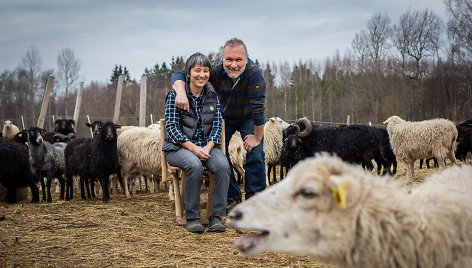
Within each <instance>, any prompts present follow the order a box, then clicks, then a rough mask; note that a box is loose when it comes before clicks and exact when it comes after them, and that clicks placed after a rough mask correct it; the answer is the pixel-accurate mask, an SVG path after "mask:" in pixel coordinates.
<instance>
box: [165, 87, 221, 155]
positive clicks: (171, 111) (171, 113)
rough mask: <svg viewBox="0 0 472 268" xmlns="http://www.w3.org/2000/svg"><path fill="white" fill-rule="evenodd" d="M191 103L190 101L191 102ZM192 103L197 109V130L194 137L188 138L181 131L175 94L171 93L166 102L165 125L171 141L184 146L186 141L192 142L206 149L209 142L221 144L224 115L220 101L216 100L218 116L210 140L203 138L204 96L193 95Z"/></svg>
mask: <svg viewBox="0 0 472 268" xmlns="http://www.w3.org/2000/svg"><path fill="white" fill-rule="evenodd" d="M189 101H190V100H189ZM191 101H192V102H193V104H194V107H195V113H196V114H197V121H198V123H197V128H196V130H195V133H194V134H193V137H191V138H190V137H187V136H186V135H185V134H184V133H183V132H182V131H181V130H180V123H179V118H180V109H178V108H177V107H175V92H174V91H171V92H169V94H168V96H167V100H166V107H165V124H166V131H167V133H168V135H169V141H170V142H172V143H174V144H182V143H183V142H186V141H191V142H192V143H193V144H195V145H197V146H200V147H204V146H205V145H207V143H208V142H210V141H212V142H214V143H215V144H221V140H220V137H221V132H222V115H221V108H220V100H219V99H218V98H217V100H216V114H215V119H214V120H213V125H212V128H211V132H210V135H209V137H208V140H205V139H204V136H203V126H202V117H201V110H202V101H203V98H202V95H200V96H199V97H195V96H194V95H193V94H192V99H191Z"/></svg>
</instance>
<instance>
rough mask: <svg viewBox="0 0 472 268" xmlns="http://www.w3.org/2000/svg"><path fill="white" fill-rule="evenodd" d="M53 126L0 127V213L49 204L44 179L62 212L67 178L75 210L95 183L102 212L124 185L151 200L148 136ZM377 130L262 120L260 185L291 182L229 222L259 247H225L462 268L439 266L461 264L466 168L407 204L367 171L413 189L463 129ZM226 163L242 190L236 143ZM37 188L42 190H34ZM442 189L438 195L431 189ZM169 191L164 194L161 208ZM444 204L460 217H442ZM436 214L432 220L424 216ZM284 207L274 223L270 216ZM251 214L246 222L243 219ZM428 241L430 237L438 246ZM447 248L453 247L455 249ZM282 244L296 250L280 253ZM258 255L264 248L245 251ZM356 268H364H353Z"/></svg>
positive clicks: (156, 164)
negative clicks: (140, 186)
mask: <svg viewBox="0 0 472 268" xmlns="http://www.w3.org/2000/svg"><path fill="white" fill-rule="evenodd" d="M55 123H56V128H55V129H54V131H51V132H45V131H44V130H43V129H41V128H38V127H31V128H30V129H29V130H23V131H20V130H19V129H18V128H17V127H16V126H15V125H13V124H12V123H11V122H10V121H8V120H7V121H5V123H4V129H3V133H2V134H3V137H2V138H0V184H1V185H3V187H5V188H6V189H7V196H6V198H5V197H2V196H0V201H1V200H4V199H6V201H7V202H9V203H15V202H17V196H16V190H17V188H19V187H29V188H30V190H31V194H32V202H39V190H38V188H37V186H36V184H37V182H38V180H39V181H40V182H41V187H42V192H43V201H48V202H51V201H52V198H51V193H50V186H51V181H52V179H53V178H56V179H57V180H58V181H59V184H60V191H61V192H60V198H61V199H63V198H65V199H66V200H70V199H72V198H73V194H74V177H76V178H79V182H80V183H79V184H80V188H81V197H82V198H83V199H85V198H91V197H95V189H94V185H95V183H94V182H95V181H98V182H99V183H100V185H101V191H102V201H103V202H107V201H108V200H109V198H110V195H109V191H110V189H111V190H112V191H113V190H114V189H116V184H117V183H120V186H121V187H120V188H121V189H122V191H123V193H124V194H125V195H126V197H127V198H128V199H130V198H131V193H132V191H131V187H133V182H134V181H135V179H136V178H137V177H141V176H142V177H143V178H145V180H146V185H147V189H149V191H150V192H154V191H157V190H158V189H159V182H160V179H159V175H160V174H161V169H162V164H161V154H160V150H161V147H162V145H161V132H160V127H161V126H160V125H159V124H153V125H150V126H148V127H134V126H120V125H117V124H114V123H113V122H105V123H104V122H101V121H95V122H93V123H92V124H88V123H87V126H88V127H90V128H91V129H92V133H93V137H92V138H77V139H75V134H74V133H75V132H74V129H75V123H74V121H73V120H67V119H59V120H57V121H56V122H55ZM384 123H385V124H387V127H386V129H381V128H375V127H370V126H363V125H341V126H336V127H321V126H318V125H316V124H315V123H313V122H311V121H309V120H308V119H306V118H302V119H299V120H298V121H297V122H295V123H293V124H288V123H286V122H285V121H283V120H282V119H280V118H278V117H274V118H270V119H269V120H268V121H267V122H266V124H265V127H264V143H263V148H264V152H265V161H266V166H267V167H268V171H267V185H269V184H270V177H271V176H270V173H271V171H272V172H273V177H274V180H273V181H275V166H277V165H280V166H281V168H280V171H281V175H280V178H283V168H286V170H289V169H292V168H293V170H292V171H290V172H289V173H288V175H287V176H288V177H287V178H286V179H284V181H283V183H279V184H277V186H272V187H270V188H269V189H268V190H266V191H267V192H271V193H275V194H273V195H270V196H269V195H268V194H266V193H261V194H259V195H257V196H256V197H255V198H253V199H250V200H248V201H247V202H244V203H243V204H241V205H239V206H238V207H236V208H235V209H234V210H233V211H232V212H231V213H230V214H229V217H228V224H229V226H231V227H233V228H243V229H246V228H255V227H257V228H256V229H261V226H267V229H264V228H262V231H263V233H262V234H261V235H258V236H255V237H252V238H250V239H247V240H245V239H242V240H240V241H239V242H237V243H235V247H237V248H239V249H240V250H241V251H242V252H246V253H248V254H253V253H258V252H259V251H264V250H275V251H285V252H287V251H288V252H290V253H295V254H309V255H313V256H316V257H319V258H321V259H325V260H328V261H333V260H334V261H335V262H336V263H338V264H340V265H341V266H349V267H350V266H352V267H354V266H357V267H359V266H364V267H368V266H371V267H377V265H380V266H391V267H393V266H403V264H405V263H415V264H416V265H415V266H417V267H429V266H428V265H429V264H431V263H432V264H439V266H444V267H446V266H448V265H449V264H453V265H452V266H451V267H455V266H454V265H456V264H468V260H467V261H464V262H457V261H456V260H454V261H451V258H452V259H454V258H457V259H461V260H462V259H463V258H461V257H460V256H461V254H462V255H464V256H467V257H468V258H470V257H472V233H470V231H468V229H470V227H472V226H469V225H470V224H472V222H471V223H469V222H470V220H471V219H472V213H470V212H468V211H472V210H470V208H468V207H467V206H470V205H464V206H462V203H467V204H471V203H472V202H470V201H472V200H470V198H469V197H468V195H465V194H464V192H466V190H467V189H468V188H467V187H469V186H470V187H472V182H471V183H468V182H464V179H465V178H468V179H469V180H470V179H472V178H470V177H471V176H472V172H471V168H470V167H468V166H464V167H461V168H459V167H455V168H453V169H452V171H444V172H441V173H440V174H438V175H434V176H433V177H432V178H427V179H426V183H424V184H423V185H422V186H419V187H418V188H417V189H415V190H413V191H411V193H408V191H406V190H405V188H404V187H402V186H400V185H399V184H398V183H395V182H394V180H392V179H389V178H390V177H389V176H382V177H379V176H375V175H374V174H372V173H371V171H372V170H373V168H374V165H373V164H372V163H373V162H375V163H376V164H377V173H378V174H380V173H381V170H382V169H383V174H392V175H393V174H395V172H396V168H397V161H398V162H401V163H403V164H404V165H405V166H406V167H407V169H408V172H407V174H408V175H410V176H411V177H412V178H413V177H414V163H415V161H416V160H417V159H430V158H435V159H436V160H437V161H438V163H439V165H440V167H441V168H444V163H445V160H446V159H449V161H450V162H451V163H452V164H458V162H459V161H458V160H461V161H465V158H466V155H467V154H468V153H469V152H471V151H472V148H471V147H472V146H471V144H472V138H471V136H472V135H471V133H472V120H468V121H466V122H464V123H462V124H459V125H455V124H454V123H452V122H451V121H449V120H445V119H433V120H426V121H420V122H406V121H405V120H403V119H401V118H400V117H398V116H391V117H389V118H388V119H387V120H386V121H385V122H384ZM325 152H328V153H329V154H330V155H327V154H325ZM320 153H322V154H325V155H320ZM228 154H229V158H230V160H231V162H232V164H233V166H234V169H235V171H236V173H238V175H239V176H238V177H239V178H240V179H241V181H244V163H245V154H246V151H245V150H244V147H243V145H242V139H241V138H240V136H239V137H238V133H236V134H235V135H233V137H232V139H231V141H230V145H229V149H228ZM331 155H334V156H331ZM313 156H318V157H315V159H313V158H312V157H313ZM456 158H457V159H458V160H457V159H456ZM305 159H308V160H305ZM300 161H302V163H300V164H298V163H299V162H300ZM351 164H354V165H351ZM359 165H362V167H364V169H366V170H367V171H366V170H362V169H361V168H359V167H358V166H359ZM466 173H467V174H466ZM43 178H46V179H47V180H46V184H44V179H43ZM303 178H306V179H303ZM76 180H77V179H76ZM429 180H431V182H429ZM110 181H111V183H110ZM448 183H449V184H448ZM442 184H447V185H448V186H447V187H446V186H444V187H442V186H441V187H439V188H440V190H438V189H436V188H438V187H437V186H438V185H442ZM456 184H457V185H456ZM461 187H462V188H461ZM464 187H465V188H464ZM172 190H173V189H172V187H169V198H170V199H173V194H172ZM471 190H472V189H471ZM294 191H295V192H294ZM86 193H87V195H86ZM454 196H456V197H454ZM274 198H275V199H276V200H274ZM436 198H437V200H435V199H436ZM266 199H267V200H266ZM333 200H334V201H333ZM428 200H429V201H428ZM431 200H433V201H434V202H433V201H431ZM453 201H454V202H455V201H457V203H461V206H457V207H456V210H453V211H451V208H450V206H452V205H450V204H452V203H453ZM466 201H469V202H466ZM284 202H286V203H284ZM293 202H295V206H294V204H293ZM438 202H440V203H441V204H443V205H444V208H436V207H437V206H438V204H439V203H438ZM413 204H414V205H413ZM432 204H434V206H435V207H434V208H433V207H431V206H432ZM443 205H441V206H443ZM284 207H287V210H286V211H284V210H283V209H281V208H284ZM272 208H273V210H271V209H272ZM307 210H308V211H312V212H313V213H310V212H307ZM466 211H467V212H466ZM262 212H263V213H262ZM281 212H282V213H287V214H288V215H287V216H284V217H282V219H285V218H287V224H286V225H285V226H290V228H289V230H286V229H284V228H285V227H282V226H280V225H283V223H284V220H278V219H279V218H278V217H280V213H281ZM251 213H257V216H254V217H252V216H247V215H246V214H249V215H251ZM270 213H275V214H274V215H270ZM297 213H302V214H303V215H305V216H300V215H301V214H300V215H298V214H297ZM456 214H457V215H456ZM459 214H466V215H465V217H464V218H463V219H461V220H459V219H456V217H458V215H459ZM468 214H471V215H470V219H469V218H468ZM297 215H298V216H297ZM307 215H310V216H307ZM273 217H275V218H274V219H272V218H273ZM305 217H307V219H308V224H309V226H306V224H307V221H306V220H300V221H301V223H300V225H301V227H303V228H301V227H300V228H298V227H297V224H298V223H296V222H295V223H293V222H292V221H293V219H297V218H300V219H303V218H305ZM313 217H314V218H313ZM446 218H447V219H446ZM288 219H290V220H288ZM273 222H277V224H275V223H273ZM466 227H467V228H466ZM277 228H279V229H277ZM444 229H448V230H444ZM433 233H434V234H433ZM436 236H442V237H443V239H444V241H441V240H440V239H439V238H438V237H436ZM447 236H451V237H447ZM274 239H275V240H274ZM307 239H308V240H310V241H307ZM417 239H419V240H417ZM458 239H459V240H460V241H462V243H464V245H460V246H458V245H457V243H458V242H457V241H456V240H458ZM272 240H274V241H273V242H271V243H265V242H268V241H272ZM293 241H296V243H294V244H297V243H299V244H300V246H296V247H295V246H293V247H287V246H286V244H287V243H290V244H293ZM441 242H444V243H442V244H441ZM304 243H305V244H304ZM428 243H429V244H431V245H426V244H428ZM260 244H262V245H264V246H261V247H260V249H258V250H255V249H253V248H257V247H256V245H257V246H259V245H260ZM303 247H305V248H304V249H302V248H303ZM354 247H355V248H357V247H362V249H357V250H354ZM465 247H466V248H465ZM374 249H375V250H374ZM379 250H380V251H381V252H376V251H379ZM454 250H455V251H454ZM451 251H454V252H451ZM469 251H470V252H469ZM343 254H345V255H343ZM432 254H439V255H440V256H436V257H433V255H432ZM451 254H453V255H451ZM374 255H375V257H376V258H373V256H374ZM336 258H339V259H336ZM368 258H370V259H372V260H371V263H372V265H367V264H366V263H364V262H366V261H367V260H368ZM336 260H337V261H336ZM382 264H384V265H382ZM443 264H444V265H443ZM408 266H410V265H408ZM433 266H434V265H433Z"/></svg>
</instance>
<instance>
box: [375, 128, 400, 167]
mask: <svg viewBox="0 0 472 268" xmlns="http://www.w3.org/2000/svg"><path fill="white" fill-rule="evenodd" d="M374 129H375V130H376V131H377V132H378V135H379V136H380V145H381V147H382V154H383V156H384V158H385V159H386V160H387V162H386V163H387V166H384V165H382V164H381V163H377V165H378V169H377V174H380V169H381V167H382V166H383V173H382V175H385V174H386V173H389V174H391V175H394V174H395V173H397V158H396V157H395V154H394V153H393V150H392V146H391V144H390V138H389V136H388V132H387V130H386V129H384V128H374ZM392 166H393V170H392V169H391V168H392Z"/></svg>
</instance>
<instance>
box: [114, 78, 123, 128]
mask: <svg viewBox="0 0 472 268" xmlns="http://www.w3.org/2000/svg"><path fill="white" fill-rule="evenodd" d="M122 91H123V76H122V75H120V77H119V78H118V87H117V88H116V98H115V113H114V114H113V123H115V124H116V123H117V122H118V119H119V118H120V105H121V92H122Z"/></svg>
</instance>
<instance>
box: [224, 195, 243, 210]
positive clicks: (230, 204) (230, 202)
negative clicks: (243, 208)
mask: <svg viewBox="0 0 472 268" xmlns="http://www.w3.org/2000/svg"><path fill="white" fill-rule="evenodd" d="M239 203H241V198H238V199H233V198H228V201H227V202H226V214H228V213H229V211H230V210H231V209H233V208H234V207H235V206H236V205H237V204H239Z"/></svg>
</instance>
